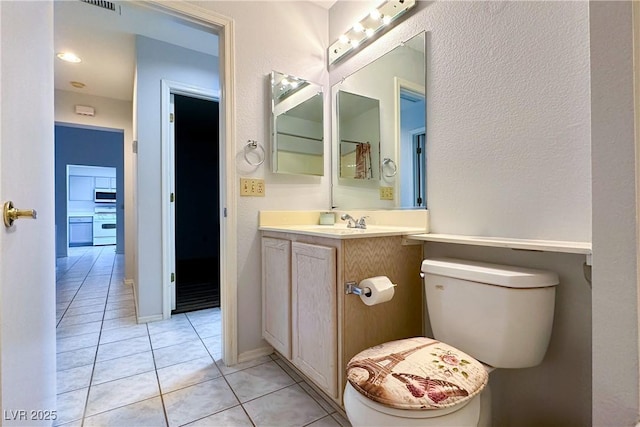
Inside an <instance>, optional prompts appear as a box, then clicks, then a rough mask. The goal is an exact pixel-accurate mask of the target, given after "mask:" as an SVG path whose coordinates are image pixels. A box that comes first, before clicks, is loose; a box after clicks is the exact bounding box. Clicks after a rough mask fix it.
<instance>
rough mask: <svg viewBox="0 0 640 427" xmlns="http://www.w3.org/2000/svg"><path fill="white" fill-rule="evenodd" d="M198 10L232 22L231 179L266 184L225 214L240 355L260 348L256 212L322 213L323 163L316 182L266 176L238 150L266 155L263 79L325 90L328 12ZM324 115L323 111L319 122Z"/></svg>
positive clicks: (231, 5) (269, 6)
mask: <svg viewBox="0 0 640 427" xmlns="http://www.w3.org/2000/svg"><path fill="white" fill-rule="evenodd" d="M199 5H200V6H202V7H205V8H208V9H211V10H214V11H216V12H218V13H221V14H223V15H225V16H228V17H231V18H233V19H234V21H235V58H236V68H235V70H236V76H235V77H236V100H235V101H236V133H237V141H235V148H236V153H237V155H236V159H237V163H236V166H237V175H238V176H237V177H236V179H237V180H239V179H240V177H241V176H242V177H254V178H263V179H264V180H265V184H266V195H265V197H264V198H262V197H239V198H238V205H237V207H235V213H232V214H236V215H237V221H238V233H237V239H238V313H239V315H238V349H239V352H240V353H241V354H242V353H243V352H246V351H250V350H254V349H256V348H260V347H262V346H265V345H266V343H265V342H264V341H263V340H262V337H261V322H262V320H261V295H260V294H261V292H260V283H261V278H260V271H261V270H260V233H259V231H258V212H259V211H260V210H279V209H312V210H313V209H327V208H328V207H329V206H330V200H329V194H330V193H329V191H330V189H329V186H330V180H329V173H328V171H329V156H325V160H324V162H325V163H324V170H325V173H324V176H323V177H310V176H302V175H283V174H280V175H278V174H273V173H271V172H270V170H271V169H270V165H269V160H267V161H265V163H264V164H263V165H261V166H259V167H257V168H255V167H249V166H248V165H247V163H246V162H245V161H244V158H243V155H242V150H243V148H244V146H245V145H246V143H247V140H248V139H256V140H258V141H259V142H260V143H261V144H264V147H265V149H266V151H267V152H269V150H270V144H269V117H270V109H269V104H270V103H269V97H270V95H269V85H268V79H267V75H268V74H269V73H270V72H271V71H272V70H276V71H279V72H282V73H286V74H292V75H295V76H298V77H302V78H304V79H307V80H310V81H313V82H316V83H319V84H321V85H323V87H324V88H325V89H326V88H327V84H326V83H327V71H326V66H325V62H324V61H325V60H324V55H325V49H326V48H327V27H328V23H327V20H328V12H327V11H326V10H324V9H322V8H321V7H319V6H316V5H314V4H311V3H307V2H287V1H276V2H262V1H256V2H253V1H242V2H237V1H228V2H224V1H215V2H202V3H199ZM327 99H328V97H327V95H326V90H325V100H327ZM328 111H330V110H329V106H328V105H325V117H328V115H327V114H328ZM329 129H330V128H329V121H328V120H327V121H326V122H325V135H329ZM327 144H328V138H327V139H326V141H325V146H328V145H327ZM238 184H239V183H238ZM232 209H234V208H233V207H232Z"/></svg>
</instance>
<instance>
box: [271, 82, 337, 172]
mask: <svg viewBox="0 0 640 427" xmlns="http://www.w3.org/2000/svg"><path fill="white" fill-rule="evenodd" d="M270 78H271V80H270V81H271V149H272V152H271V166H272V170H273V172H275V173H288V174H298V175H317V176H321V175H323V174H324V125H323V102H322V86H320V85H319V84H315V83H312V82H309V81H307V80H304V79H300V78H297V77H294V76H290V75H287V74H283V73H280V72H277V71H273V72H271V76H270Z"/></svg>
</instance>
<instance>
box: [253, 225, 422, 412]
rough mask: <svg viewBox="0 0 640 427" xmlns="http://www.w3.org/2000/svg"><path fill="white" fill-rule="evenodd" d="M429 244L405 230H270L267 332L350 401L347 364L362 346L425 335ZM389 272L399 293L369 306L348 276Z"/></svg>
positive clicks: (296, 362)
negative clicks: (335, 235)
mask: <svg viewBox="0 0 640 427" xmlns="http://www.w3.org/2000/svg"><path fill="white" fill-rule="evenodd" d="M421 262H422V246H421V245H403V244H402V237H401V236H391V237H372V238H364V239H362V238H360V239H332V238H324V237H315V236H307V235H302V234H295V233H285V232H275V231H264V232H263V237H262V272H263V274H262V319H263V324H262V335H263V337H264V338H265V340H266V341H267V342H269V344H271V345H272V346H273V347H274V349H276V351H278V353H280V354H281V355H282V356H283V357H284V358H286V359H287V360H288V361H289V362H290V363H291V364H293V366H295V367H296V368H297V369H298V370H299V371H300V372H301V373H302V374H304V375H305V376H306V377H307V378H308V379H309V380H311V382H313V383H314V384H315V385H316V386H317V388H318V389H320V390H321V391H322V392H324V394H325V395H327V396H328V397H329V398H331V399H332V400H333V401H334V402H336V403H337V404H338V405H340V406H342V393H343V390H344V386H345V384H346V373H345V370H346V365H347V363H348V362H349V360H350V359H351V358H352V357H353V356H355V355H356V354H357V353H359V352H360V351H362V350H364V349H366V348H368V347H372V346H374V345H378V344H382V343H384V342H387V341H392V340H396V339H402V338H408V337H411V336H418V335H422V325H423V321H422V316H423V303H422V301H423V300H422V294H423V291H422V288H423V287H422V280H421V279H420V265H421ZM373 276H388V277H389V278H390V279H391V281H392V282H393V283H397V284H398V286H397V287H396V288H395V295H394V297H393V299H392V300H391V301H388V302H385V303H382V304H378V305H374V306H367V305H365V304H364V303H363V302H362V301H361V300H360V297H358V296H356V295H352V294H350V295H346V294H345V283H346V282H348V281H355V282H360V281H361V280H363V279H366V278H368V277H373Z"/></svg>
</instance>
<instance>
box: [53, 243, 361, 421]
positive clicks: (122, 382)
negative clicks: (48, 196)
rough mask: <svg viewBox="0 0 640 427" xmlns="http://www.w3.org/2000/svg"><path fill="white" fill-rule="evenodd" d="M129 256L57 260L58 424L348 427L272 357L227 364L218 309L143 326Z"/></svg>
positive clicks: (90, 252) (103, 252) (97, 250)
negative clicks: (129, 278) (127, 268)
mask: <svg viewBox="0 0 640 427" xmlns="http://www.w3.org/2000/svg"><path fill="white" fill-rule="evenodd" d="M123 269H124V258H123V257H122V255H116V254H115V251H114V247H113V246H103V247H84V248H71V249H70V250H69V256H68V257H67V258H60V259H58V262H57V288H56V290H57V301H56V303H57V321H58V326H57V343H58V347H57V361H58V365H57V366H58V372H57V382H58V419H57V420H56V425H64V426H74V427H75V426H118V427H120V426H153V427H155V426H183V425H188V426H279V427H280V426H314V427H320V426H349V423H348V421H347V420H346V419H344V418H343V417H342V416H341V415H340V414H339V413H337V412H336V411H335V410H334V409H333V408H332V406H331V405H329V404H327V402H325V401H324V400H323V399H322V398H321V397H320V396H319V395H318V394H317V393H316V392H315V391H314V390H313V389H312V388H311V387H309V385H308V384H306V383H305V382H304V381H303V380H302V379H301V378H300V377H299V376H298V375H297V374H296V373H295V372H293V371H292V370H291V369H289V367H288V366H287V365H286V364H285V363H284V362H283V361H282V360H280V359H278V358H277V357H276V356H275V355H272V356H265V357H261V358H259V359H256V360H252V361H250V362H245V363H242V364H238V365H235V366H232V367H227V366H225V365H224V364H223V363H222V361H221V360H220V358H221V318H220V309H208V310H201V311H195V312H190V313H184V314H179V315H175V316H172V317H171V319H169V320H165V321H159V322H152V323H148V324H137V323H136V316H135V306H134V302H133V290H132V289H131V287H130V286H127V285H125V284H123V275H124V272H123Z"/></svg>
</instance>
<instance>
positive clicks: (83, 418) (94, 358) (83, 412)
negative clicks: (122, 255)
mask: <svg viewBox="0 0 640 427" xmlns="http://www.w3.org/2000/svg"><path fill="white" fill-rule="evenodd" d="M103 250H104V249H103V248H100V253H99V254H98V256H97V257H96V259H95V261H94V263H93V264H92V266H91V268H93V266H95V264H96V262H98V259H99V258H100V256H101V255H102V252H103ZM114 266H115V257H114V258H113V262H112V264H111V275H110V277H109V286H108V287H107V295H109V289H110V288H111V277H113V267H114ZM90 273H91V270H89V272H88V273H87V277H88V276H89V274H90ZM85 280H86V278H85ZM82 283H83V286H84V281H83V282H82ZM81 287H82V286H81ZM106 307H107V305H106V300H105V310H104V311H103V312H102V320H101V322H103V321H104V313H105V311H106ZM101 337H102V324H100V332H99V333H98V344H97V346H96V354H95V355H94V356H93V368H92V369H91V376H90V377H89V387H88V388H87V398H86V400H85V402H84V410H83V411H82V422H81V424H80V426H81V427H83V426H84V422H85V418H86V416H87V409H88V407H89V395H90V394H91V385H92V382H93V375H94V373H95V371H96V361H97V360H98V351H99V350H100V338H101Z"/></svg>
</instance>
